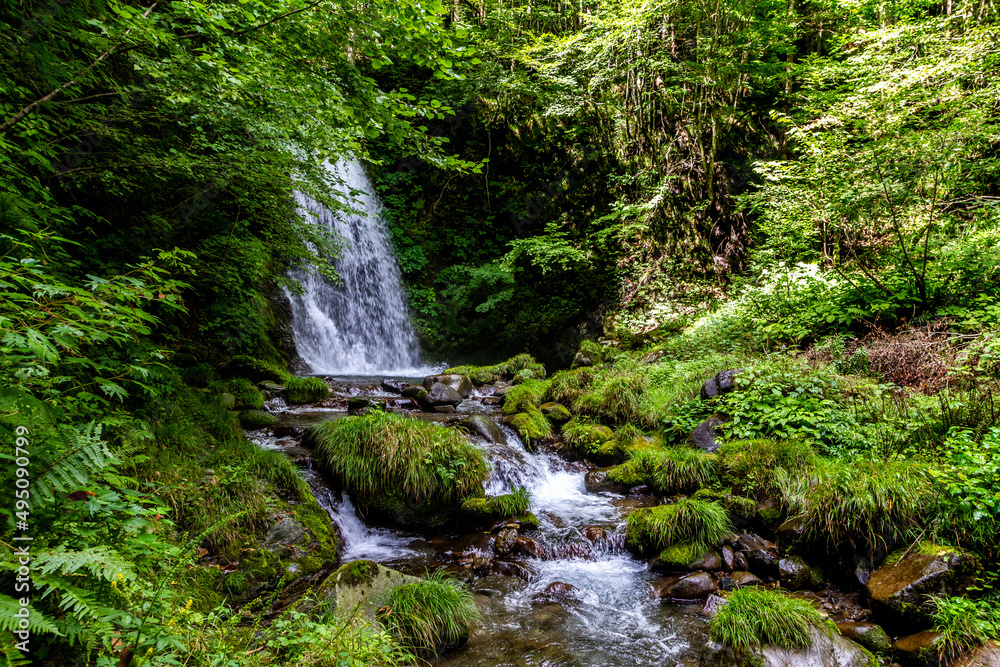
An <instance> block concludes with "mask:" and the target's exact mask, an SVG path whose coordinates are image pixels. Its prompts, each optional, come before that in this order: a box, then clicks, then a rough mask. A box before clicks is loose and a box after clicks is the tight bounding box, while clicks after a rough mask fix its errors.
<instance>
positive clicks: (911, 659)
mask: <svg viewBox="0 0 1000 667" xmlns="http://www.w3.org/2000/svg"><path fill="white" fill-rule="evenodd" d="M940 636H941V633H940V632H934V631H933V630H924V631H923V632H918V633H916V634H913V635H906V636H905V637H900V638H899V639H897V640H896V641H894V642H893V643H892V653H893V656H894V657H895V658H896V659H897V660H898V661H899V662H900V664H902V665H903V666H904V667H938V649H937V646H935V645H934V642H936V641H937V639H938V637H940Z"/></svg>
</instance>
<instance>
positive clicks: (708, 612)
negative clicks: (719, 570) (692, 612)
mask: <svg viewBox="0 0 1000 667" xmlns="http://www.w3.org/2000/svg"><path fill="white" fill-rule="evenodd" d="M727 604H729V600H727V599H726V598H724V597H722V596H721V595H715V594H714V593H713V594H712V595H709V596H708V598H707V599H706V600H705V606H704V607H702V608H701V613H702V615H704V616H708V617H709V618H712V617H713V616H715V615H716V614H717V613H719V610H720V609H722V608H723V607H725V606H726V605H727Z"/></svg>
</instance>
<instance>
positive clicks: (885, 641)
mask: <svg viewBox="0 0 1000 667" xmlns="http://www.w3.org/2000/svg"><path fill="white" fill-rule="evenodd" d="M837 629H838V630H840V634H842V635H844V636H845V637H847V638H848V639H850V640H851V641H853V642H857V643H859V644H861V645H862V646H864V647H865V648H866V649H868V650H869V651H871V652H872V653H877V654H879V655H884V654H887V653H888V652H889V646H890V645H891V644H892V640H891V639H889V635H887V634H886V633H885V630H883V629H882V628H881V627H879V626H878V625H875V624H874V623H861V622H855V621H842V622H840V623H837Z"/></svg>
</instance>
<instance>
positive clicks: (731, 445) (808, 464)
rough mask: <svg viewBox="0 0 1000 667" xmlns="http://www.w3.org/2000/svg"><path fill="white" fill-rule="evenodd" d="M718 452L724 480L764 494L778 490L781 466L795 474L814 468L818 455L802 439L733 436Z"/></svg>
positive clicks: (782, 468)
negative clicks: (777, 483)
mask: <svg viewBox="0 0 1000 667" xmlns="http://www.w3.org/2000/svg"><path fill="white" fill-rule="evenodd" d="M717 455H718V457H719V476H720V477H721V478H722V483H723V484H726V485H733V486H738V487H740V488H741V489H743V490H744V491H745V492H746V493H747V494H750V495H759V496H765V497H766V496H774V495H775V494H776V493H777V492H778V488H777V486H776V481H775V480H776V479H777V476H776V475H777V471H778V470H779V469H780V470H785V471H788V472H789V473H791V474H793V475H795V474H798V473H800V472H804V471H806V470H808V469H810V468H812V467H813V465H814V464H815V463H816V461H817V459H818V457H817V456H816V452H815V451H814V450H813V448H812V446H810V445H809V443H807V442H804V441H802V440H763V439H761V440H734V441H732V442H727V443H725V444H724V445H722V446H721V447H719V449H718V452H717Z"/></svg>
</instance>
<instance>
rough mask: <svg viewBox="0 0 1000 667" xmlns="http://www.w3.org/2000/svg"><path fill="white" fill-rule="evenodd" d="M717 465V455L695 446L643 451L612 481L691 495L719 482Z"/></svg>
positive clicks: (611, 474) (617, 471) (611, 475)
mask: <svg viewBox="0 0 1000 667" xmlns="http://www.w3.org/2000/svg"><path fill="white" fill-rule="evenodd" d="M715 466H716V463H715V456H713V455H712V454H706V453H704V452H702V451H701V450H698V449H695V448H693V447H668V448H667V449H639V450H635V451H634V452H633V453H632V457H631V458H630V459H629V460H628V461H626V462H625V463H622V464H621V465H618V466H615V468H614V469H613V470H611V471H610V472H609V473H608V479H609V480H611V481H612V482H615V483H616V484H622V485H625V486H637V485H639V484H645V485H647V486H649V487H651V488H653V489H655V490H656V491H657V492H658V493H664V494H670V493H690V492H692V491H696V490H698V489H700V488H701V487H703V486H707V485H709V484H711V483H712V482H714V481H715V479H716V476H715Z"/></svg>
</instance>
